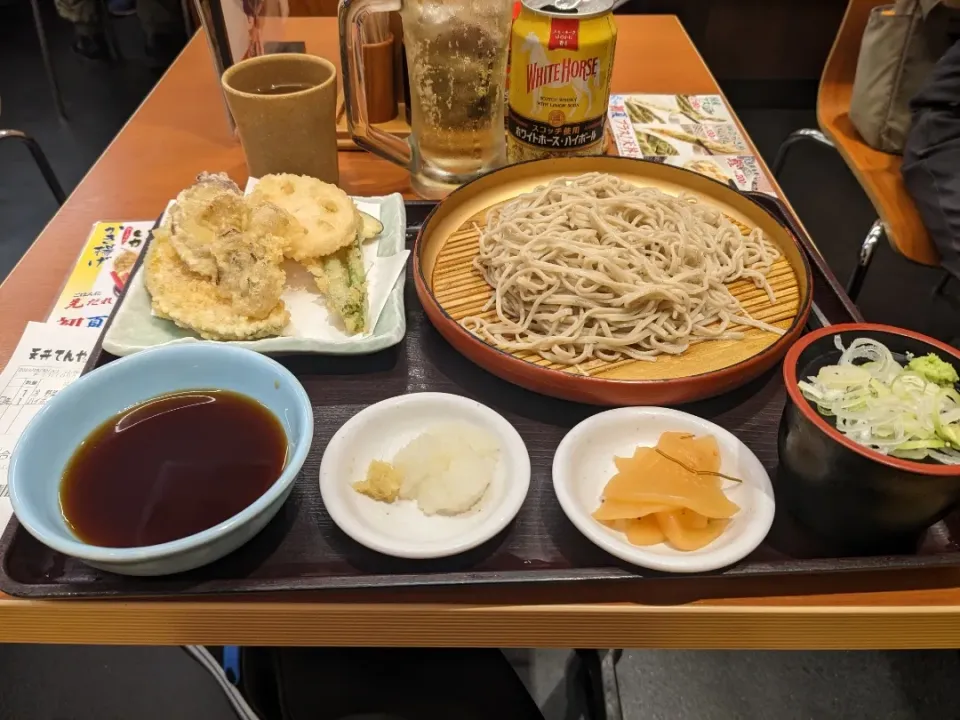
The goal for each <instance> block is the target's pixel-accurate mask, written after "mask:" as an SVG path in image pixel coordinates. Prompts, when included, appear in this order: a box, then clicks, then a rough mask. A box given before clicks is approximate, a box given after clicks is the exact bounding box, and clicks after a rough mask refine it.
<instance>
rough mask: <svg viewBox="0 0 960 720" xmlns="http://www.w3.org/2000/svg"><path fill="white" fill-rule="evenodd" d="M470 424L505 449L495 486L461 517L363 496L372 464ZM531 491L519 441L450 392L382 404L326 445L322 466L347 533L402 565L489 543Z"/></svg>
mask: <svg viewBox="0 0 960 720" xmlns="http://www.w3.org/2000/svg"><path fill="white" fill-rule="evenodd" d="M453 421H462V422H468V423H471V424H473V425H476V426H477V427H479V428H481V429H483V430H486V431H487V432H489V433H490V434H491V435H493V436H494V437H495V438H497V440H498V441H499V444H500V457H499V460H498V462H497V469H496V472H495V474H494V477H493V480H492V481H491V482H490V486H489V487H488V488H487V491H486V493H485V494H484V496H483V498H482V499H481V500H480V502H479V503H477V505H476V506H475V507H474V508H473V509H472V510H469V511H468V512H466V513H464V514H462V515H455V516H443V515H425V514H424V513H423V512H421V511H420V508H419V507H417V504H416V503H415V502H413V501H409V500H397V501H396V502H394V503H384V502H378V501H376V500H373V499H371V498H369V497H367V496H366V495H361V494H360V493H358V492H357V491H356V490H354V489H353V487H352V484H353V483H354V482H356V481H357V480H362V479H363V478H364V477H365V476H366V473H367V467H368V466H369V465H370V461H371V460H384V461H386V462H390V461H391V460H392V459H393V457H394V456H395V455H396V454H397V452H399V451H400V450H401V449H402V448H403V447H404V446H405V445H407V443H409V442H410V441H411V440H413V439H414V438H416V437H417V436H418V435H421V434H422V433H424V432H426V431H427V430H430V429H432V428H435V427H436V426H438V425H443V424H445V423H449V422H453ZM529 487H530V456H529V455H528V454H527V446H526V445H525V444H524V442H523V439H522V438H521V437H520V434H519V433H518V432H517V431H516V430H515V429H514V427H513V426H512V425H511V424H510V423H509V422H507V420H506V419H505V418H504V417H503V416H502V415H500V414H499V413H497V412H495V411H494V410H491V409H490V408H488V407H487V406H486V405H482V404H481V403H478V402H476V401H474V400H470V399H468V398H464V397H460V396H459V395H447V394H445V393H428V392H425V393H413V394H410V395H401V396H399V397H395V398H390V399H389V400H383V401H382V402H378V403H376V404H375V405H371V406H370V407H367V408H364V409H363V410H361V411H360V412H359V413H357V414H356V415H354V416H353V417H352V418H350V419H349V420H348V421H347V422H346V423H344V424H343V426H342V427H341V428H340V429H339V430H338V431H337V433H336V434H335V435H334V436H333V438H331V440H330V442H329V443H328V444H327V448H326V450H325V451H324V453H323V460H322V461H321V463H320V494H321V496H322V497H323V504H324V505H325V506H326V508H327V512H329V513H330V517H331V518H333V521H334V522H335V523H336V524H337V525H338V526H339V527H340V529H341V530H343V532H345V533H346V534H347V535H349V536H350V537H351V538H353V539H354V540H356V541H357V542H358V543H360V544H361V545H364V546H366V547H368V548H370V549H371V550H376V551H377V552H380V553H383V554H384V555H393V556H394V557H401V558H415V559H424V558H438V557H446V556H448V555H456V554H457V553H461V552H464V551H466V550H470V549H471V548H474V547H476V546H477V545H480V544H481V543H484V542H486V541H487V540H489V539H490V538H492V537H494V536H495V535H496V534H497V533H499V532H500V531H501V530H503V529H504V528H505V527H506V526H507V524H508V523H509V522H510V521H511V520H513V518H514V517H515V516H516V514H517V512H518V511H519V510H520V506H521V505H522V504H523V500H524V498H526V496H527V490H528V489H529Z"/></svg>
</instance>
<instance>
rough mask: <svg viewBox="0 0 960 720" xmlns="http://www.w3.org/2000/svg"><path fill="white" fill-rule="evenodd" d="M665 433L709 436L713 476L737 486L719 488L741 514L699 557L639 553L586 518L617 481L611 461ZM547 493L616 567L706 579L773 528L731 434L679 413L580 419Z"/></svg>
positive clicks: (762, 482)
mask: <svg viewBox="0 0 960 720" xmlns="http://www.w3.org/2000/svg"><path fill="white" fill-rule="evenodd" d="M667 431H675V432H690V433H694V434H695V435H706V434H710V435H713V436H714V437H715V438H716V439H717V444H718V445H719V446H720V471H721V472H722V473H724V474H726V475H731V476H733V477H737V478H740V479H741V480H743V482H742V483H734V482H730V481H726V480H725V481H724V492H725V493H726V495H727V497H729V498H730V499H731V500H732V501H733V502H735V503H736V504H737V505H739V506H740V511H739V512H738V513H737V514H736V515H734V516H733V518H732V520H731V522H730V524H729V525H728V526H727V528H726V529H725V530H724V532H723V534H722V535H721V536H720V537H719V538H717V539H716V540H714V541H713V542H712V543H710V544H709V545H707V546H706V547H704V548H701V549H700V550H693V551H690V552H683V551H681V550H675V549H674V548H672V547H670V546H669V545H667V544H665V543H660V544H659V545H651V546H647V547H638V546H636V545H631V544H630V543H629V542H627V538H626V537H625V536H624V535H623V533H620V532H617V531H616V530H613V529H612V528H608V527H606V526H605V525H602V524H600V523H599V522H597V521H596V520H594V519H593V518H592V517H591V513H592V512H593V511H594V510H596V509H597V508H598V507H599V506H600V499H601V496H602V493H603V488H604V486H605V485H606V484H607V481H608V480H609V479H610V478H611V477H613V475H614V474H615V473H616V467H615V466H614V464H613V458H614V457H615V456H616V457H629V456H631V455H633V451H634V449H635V448H636V447H637V446H638V445H647V446H650V447H652V446H654V445H656V444H657V440H658V439H659V438H660V434H661V433H663V432H667ZM553 489H554V491H555V492H556V494H557V499H558V500H559V501H560V507H562V508H563V511H564V512H565V513H566V515H567V517H568V518H570V522H572V523H573V524H574V525H575V526H576V528H577V529H578V530H579V531H580V532H581V533H583V534H584V535H585V536H586V537H587V539H589V540H590V541H591V542H593V543H594V544H595V545H597V546H598V547H600V548H602V549H604V550H606V551H607V552H608V553H610V554H611V555H614V556H616V557H618V558H620V559H621V560H624V561H626V562H628V563H632V564H634V565H639V566H640V567H645V568H650V569H651V570H660V571H664V572H682V573H692V572H707V571H709V570H717V569H719V568H723V567H726V566H728V565H732V564H733V563H735V562H737V561H738V560H741V559H743V558H744V557H746V556H747V555H749V554H750V553H751V552H753V550H754V549H755V548H756V547H757V546H758V545H759V544H760V543H761V542H763V539H764V538H765V537H766V535H767V533H768V532H769V531H770V526H771V525H772V524H773V513H774V500H773V486H772V485H771V484H770V477H769V476H768V475H767V471H766V470H764V468H763V465H761V464H760V461H759V460H758V459H757V456H756V455H754V454H753V452H751V450H750V449H749V448H748V447H747V446H746V445H744V444H743V443H742V442H740V440H738V439H737V438H736V437H735V436H734V435H732V434H731V433H730V432H728V431H726V430H724V429H723V428H721V427H720V426H718V425H715V424H713V423H712V422H710V421H709V420H704V419H703V418H699V417H696V416H695V415H690V414H688V413H685V412H680V411H679V410H669V409H667V408H657V407H627V408H619V409H617V410H608V411H606V412H602V413H598V414H597V415H594V416H592V417H590V418H587V419H586V420H584V421H583V422H582V423H580V424H579V425H577V426H576V427H575V428H573V430H571V431H570V432H569V433H567V435H566V437H564V438H563V440H562V441H561V443H560V446H559V447H558V448H557V452H556V454H555V455H554V457H553Z"/></svg>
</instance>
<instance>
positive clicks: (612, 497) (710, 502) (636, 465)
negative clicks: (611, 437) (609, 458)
mask: <svg viewBox="0 0 960 720" xmlns="http://www.w3.org/2000/svg"><path fill="white" fill-rule="evenodd" d="M614 465H615V466H616V468H617V473H616V474H615V475H614V476H613V477H612V478H610V480H609V481H608V482H607V485H606V487H604V489H603V501H602V502H601V504H600V507H599V508H597V509H596V511H595V512H594V513H593V518H594V519H595V520H598V521H599V522H601V523H603V524H604V525H607V526H608V527H611V528H612V529H614V530H617V531H618V532H622V533H624V534H625V535H626V538H627V541H628V542H630V543H631V544H633V545H656V544H658V543H661V542H666V543H667V544H668V545H670V546H672V547H674V548H675V549H677V550H684V551H690V550H699V549H700V548H702V547H705V546H707V545H709V544H710V543H711V542H713V541H714V540H716V539H717V538H718V537H720V535H721V534H722V533H723V531H724V529H725V528H726V527H727V525H728V524H729V522H730V518H731V517H733V516H734V515H735V514H736V513H737V512H738V511H739V510H740V507H739V506H738V505H737V504H736V503H734V502H732V501H731V500H730V499H729V498H727V496H726V495H725V494H724V492H723V476H721V475H720V448H719V447H718V445H717V441H716V439H715V438H714V437H712V436H710V435H705V436H703V437H695V436H694V435H691V434H689V433H679V432H665V433H663V434H662V435H661V436H660V439H659V440H658V442H657V445H656V447H642V446H641V447H637V449H636V450H635V451H634V453H633V456H632V457H628V458H621V457H617V458H614Z"/></svg>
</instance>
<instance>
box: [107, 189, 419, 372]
mask: <svg viewBox="0 0 960 720" xmlns="http://www.w3.org/2000/svg"><path fill="white" fill-rule="evenodd" d="M356 199H357V201H358V202H359V203H360V204H361V205H368V204H378V205H379V206H380V221H381V222H382V223H383V232H382V233H381V235H380V238H379V240H378V241H377V248H376V250H377V256H378V257H380V258H387V257H391V256H395V255H397V254H398V253H405V252H406V249H405V232H406V226H407V220H406V211H405V209H404V206H403V198H402V197H401V196H400V195H398V194H396V193H395V194H393V195H387V196H383V197H369V198H368V197H365V198H356ZM374 267H376V265H375V266H374ZM404 278H405V273H404V272H401V273H400V276H399V278H397V281H396V282H395V283H394V284H393V287H392V289H391V290H389V292H388V294H387V297H386V302H385V304H384V307H383V311H382V312H381V313H380V317H379V319H378V320H377V323H376V325H375V326H374V328H373V331H372V332H369V333H365V334H363V335H355V336H352V337H346V336H344V337H342V338H336V336H337V335H342V333H329V337H294V336H279V337H270V338H264V339H262V340H244V341H233V342H230V344H231V345H237V346H239V347H244V348H248V349H250V350H255V351H257V352H261V353H265V354H279V353H322V354H327V355H364V354H366V353H372V352H376V351H377V350H382V349H384V348H387V347H390V346H391V345H396V344H397V343H398V342H400V341H401V340H402V339H403V336H404V333H406V330H407V325H406V319H405V318H404V311H403V285H404ZM372 280H373V278H371V281H372ZM190 342H216V341H212V340H203V339H201V338H199V337H198V336H197V335H196V334H195V333H193V332H191V331H190V330H185V329H184V328H181V327H178V326H177V325H175V324H174V323H173V322H171V321H170V320H165V319H163V318H158V317H154V315H153V314H152V313H151V310H150V294H149V293H148V292H147V289H146V287H145V285H144V282H143V272H142V268H141V270H138V271H137V273H136V274H135V275H134V276H133V277H131V278H130V286H129V288H128V289H127V294H126V296H125V297H124V300H123V303H121V305H120V307H118V308H117V310H116V315H115V317H114V318H113V322H112V323H111V324H110V327H109V328H108V329H107V333H106V335H105V336H104V338H103V349H104V350H106V351H107V352H108V353H111V354H112V355H121V356H122V355H132V354H133V353H135V352H140V351H141V350H147V349H149V348H153V347H159V346H161V345H172V344H174V343H190Z"/></svg>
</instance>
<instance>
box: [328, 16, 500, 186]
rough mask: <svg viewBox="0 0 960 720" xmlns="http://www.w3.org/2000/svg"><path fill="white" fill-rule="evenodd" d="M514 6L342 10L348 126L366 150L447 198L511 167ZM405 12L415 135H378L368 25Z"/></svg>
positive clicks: (413, 133) (412, 119)
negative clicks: (507, 90) (508, 121)
mask: <svg viewBox="0 0 960 720" xmlns="http://www.w3.org/2000/svg"><path fill="white" fill-rule="evenodd" d="M512 5H513V0H342V1H341V3H340V41H341V53H342V61H343V62H342V67H343V76H344V97H345V100H346V110H347V125H348V127H349V129H350V135H351V136H352V137H353V140H354V142H356V143H357V145H359V146H360V147H362V148H363V149H365V150H369V151H370V152H373V153H376V154H377V155H380V156H381V157H384V158H386V159H387V160H390V161H392V162H395V163H397V164H398V165H402V166H403V167H406V168H408V169H409V170H410V175H411V183H412V185H413V189H414V190H415V191H416V192H417V193H418V194H419V195H421V196H423V197H427V198H442V197H444V196H446V195H447V194H448V193H449V192H450V191H451V190H454V189H455V188H456V187H458V186H459V185H462V184H463V183H465V182H468V181H470V180H473V179H474V178H476V177H478V176H479V175H481V174H483V173H485V172H487V171H488V170H492V169H494V168H497V167H500V166H502V165H503V164H504V162H505V141H504V125H503V103H504V85H505V81H506V65H507V49H508V47H509V42H510V19H511V12H510V10H511V7H512ZM394 10H399V11H400V16H401V18H402V19H403V42H404V45H405V47H406V51H407V67H408V72H409V76H410V105H411V107H410V119H411V123H410V124H411V135H410V138H409V140H403V139H400V138H397V137H395V136H393V135H390V134H388V133H385V132H383V131H382V130H379V129H377V128H376V127H375V126H373V125H371V124H370V122H369V121H368V119H367V100H366V97H365V92H364V82H363V73H364V71H365V70H364V66H363V54H362V52H361V47H360V25H361V23H362V22H363V20H364V17H365V16H366V15H367V14H369V13H379V12H391V11H394Z"/></svg>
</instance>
